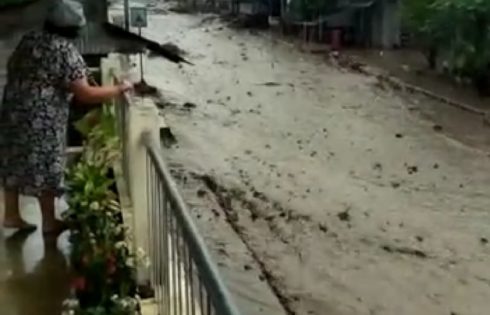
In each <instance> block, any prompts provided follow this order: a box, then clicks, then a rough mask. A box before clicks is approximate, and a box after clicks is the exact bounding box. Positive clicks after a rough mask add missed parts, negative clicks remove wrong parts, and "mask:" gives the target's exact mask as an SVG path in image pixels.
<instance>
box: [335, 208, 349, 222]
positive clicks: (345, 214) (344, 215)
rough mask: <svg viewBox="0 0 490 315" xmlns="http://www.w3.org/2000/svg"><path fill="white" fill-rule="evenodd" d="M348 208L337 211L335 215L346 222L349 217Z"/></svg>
mask: <svg viewBox="0 0 490 315" xmlns="http://www.w3.org/2000/svg"><path fill="white" fill-rule="evenodd" d="M349 210H350V208H348V209H346V210H345V211H342V212H339V213H338V214H337V217H338V218H339V220H340V221H347V222H349V221H350V219H351V217H350V214H349Z"/></svg>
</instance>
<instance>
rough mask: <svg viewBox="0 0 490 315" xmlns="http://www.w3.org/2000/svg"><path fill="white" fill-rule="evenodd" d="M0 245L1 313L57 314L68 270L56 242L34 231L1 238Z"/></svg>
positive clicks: (66, 292)
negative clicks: (29, 244) (28, 244)
mask: <svg viewBox="0 0 490 315" xmlns="http://www.w3.org/2000/svg"><path fill="white" fill-rule="evenodd" d="M36 238H39V239H36ZM0 242H1V243H3V244H0V257H1V258H0V270H1V276H0V314H2V315H30V314H32V315H58V314H60V313H61V304H62V301H63V300H64V299H65V298H66V297H67V296H68V293H69V270H68V265H67V259H66V257H65V255H64V254H63V253H62V252H61V251H60V250H59V248H58V239H57V238H56V237H46V238H43V237H42V235H41V233H39V232H35V233H32V234H27V233H16V234H14V235H12V236H10V237H5V236H0ZM28 242H31V245H34V246H26V245H27V243H28ZM30 247H31V248H30ZM32 249H34V250H32Z"/></svg>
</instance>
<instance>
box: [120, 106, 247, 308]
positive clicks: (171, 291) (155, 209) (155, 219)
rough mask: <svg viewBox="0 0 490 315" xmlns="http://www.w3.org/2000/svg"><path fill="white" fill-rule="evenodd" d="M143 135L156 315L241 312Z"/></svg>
mask: <svg viewBox="0 0 490 315" xmlns="http://www.w3.org/2000/svg"><path fill="white" fill-rule="evenodd" d="M122 115H125V114H122ZM123 133H124V131H123ZM143 140H144V145H145V148H146V150H147V156H146V163H147V165H146V175H147V187H146V193H147V206H148V213H147V214H146V215H147V216H148V223H149V224H148V242H149V244H148V245H149V246H148V248H149V251H150V253H148V254H149V257H150V259H151V270H150V275H151V284H152V285H153V289H154V290H155V299H156V302H157V303H158V306H157V308H158V313H159V315H216V314H219V315H239V313H238V311H237V310H236V307H235V306H234V304H233V303H232V302H231V300H230V297H229V294H228V292H227V290H226V288H225V287H224V285H223V284H222V282H221V279H220V277H219V275H218V272H217V269H216V267H215V266H214V264H212V263H211V260H210V256H209V254H208V253H207V251H206V249H205V245H204V242H203V240H202V239H201V237H200V236H199V234H198V231H197V228H196V227H195V225H194V223H193V222H192V216H191V215H190V213H189V211H188V210H187V207H186V205H185V203H184V202H183V200H182V197H181V196H180V194H179V193H178V191H177V189H176V185H175V183H174V182H173V179H172V176H171V175H170V172H169V171H168V169H167V168H166V166H165V164H164V162H163V160H162V158H161V153H160V152H159V150H158V149H157V147H158V146H157V145H155V143H154V141H155V140H154V139H151V138H146V137H145V138H144V139H143ZM123 145H124V144H123ZM123 166H124V165H123Z"/></svg>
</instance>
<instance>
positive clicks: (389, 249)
mask: <svg viewBox="0 0 490 315" xmlns="http://www.w3.org/2000/svg"><path fill="white" fill-rule="evenodd" d="M381 248H382V249H383V250H384V251H386V252H388V253H398V254H404V255H411V256H416V257H418V258H427V257H428V256H427V254H426V253H424V252H423V251H421V250H419V249H413V248H409V247H395V246H391V245H383V246H381Z"/></svg>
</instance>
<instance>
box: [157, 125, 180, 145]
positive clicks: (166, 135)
mask: <svg viewBox="0 0 490 315" xmlns="http://www.w3.org/2000/svg"><path fill="white" fill-rule="evenodd" d="M160 139H161V141H162V144H163V145H164V146H165V147H167V148H170V147H171V146H173V145H174V144H177V138H175V136H174V134H173V133H172V130H170V128H168V127H167V128H160Z"/></svg>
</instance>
